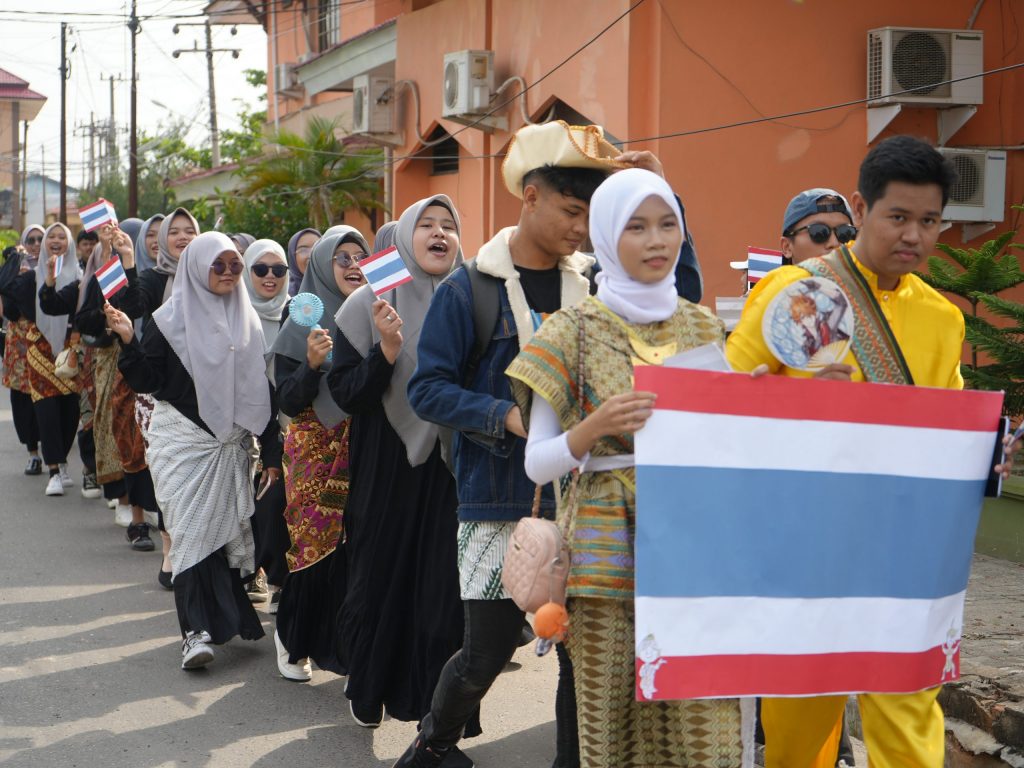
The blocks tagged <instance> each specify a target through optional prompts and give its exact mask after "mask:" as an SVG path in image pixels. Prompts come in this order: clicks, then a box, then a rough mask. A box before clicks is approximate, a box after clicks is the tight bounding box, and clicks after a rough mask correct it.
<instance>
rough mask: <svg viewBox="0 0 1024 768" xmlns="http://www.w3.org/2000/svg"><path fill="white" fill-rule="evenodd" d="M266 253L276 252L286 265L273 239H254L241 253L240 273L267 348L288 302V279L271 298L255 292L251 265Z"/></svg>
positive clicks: (279, 324)
mask: <svg viewBox="0 0 1024 768" xmlns="http://www.w3.org/2000/svg"><path fill="white" fill-rule="evenodd" d="M268 253H276V254H277V255H278V256H280V257H281V263H282V264H284V265H285V266H288V259H287V258H286V257H285V255H284V249H283V248H282V247H281V246H280V245H279V244H278V243H276V242H275V241H273V240H254V241H253V242H252V243H251V244H250V245H249V247H248V248H246V249H245V253H244V254H242V260H243V261H244V262H245V272H243V273H242V277H243V278H244V280H245V287H246V289H247V290H248V291H249V301H250V302H252V308H253V309H255V310H256V314H257V315H259V317H260V323H262V325H263V339H264V341H266V343H267V347H268V348H269V347H270V346H271V345H272V344H273V343H274V339H276V338H277V332H278V329H280V327H281V312H282V311H283V310H284V305H285V304H287V303H288V280H284V281H283V282H282V283H281V290H280V291H278V294H277V295H276V296H274V297H272V298H269V299H265V298H263V297H262V296H260V295H259V294H258V293H256V286H255V285H253V276H252V265H253V264H255V263H256V262H257V261H259V260H260V258H261V257H263V256H265V255H266V254H268Z"/></svg>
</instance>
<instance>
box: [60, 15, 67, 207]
mask: <svg viewBox="0 0 1024 768" xmlns="http://www.w3.org/2000/svg"><path fill="white" fill-rule="evenodd" d="M67 35H68V25H67V22H64V21H62V22H61V23H60V219H59V221H62V222H65V223H66V222H67V220H68V135H67V134H68V52H67Z"/></svg>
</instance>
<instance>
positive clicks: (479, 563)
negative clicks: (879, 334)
mask: <svg viewBox="0 0 1024 768" xmlns="http://www.w3.org/2000/svg"><path fill="white" fill-rule="evenodd" d="M633 166H640V167H645V168H648V169H649V170H654V171H657V172H660V169H661V164H660V163H659V162H658V160H657V158H655V157H654V155H652V154H650V153H649V152H630V153H626V154H620V153H619V151H618V150H617V149H616V148H615V147H614V146H612V145H611V144H609V143H608V142H607V141H606V140H605V139H604V136H603V132H602V130H601V128H600V127H598V126H586V127H570V126H568V125H567V124H565V123H564V122H561V121H559V122H552V123H545V124H541V125H531V126H526V127H524V128H522V129H521V130H520V131H519V132H518V133H516V135H515V136H514V137H513V139H512V143H511V144H510V146H509V149H508V152H507V154H506V157H505V161H504V163H503V165H502V175H503V177H504V181H505V186H506V187H507V189H508V191H509V192H510V193H512V194H513V195H515V196H516V197H518V198H520V199H521V200H522V201H523V205H522V212H521V214H520V218H519V223H518V225H517V226H514V227H506V228H505V229H502V230H501V231H500V232H498V233H497V234H496V235H495V236H494V238H493V239H492V240H490V242H488V243H486V244H485V245H484V246H483V247H482V248H481V249H480V251H479V252H478V253H477V255H476V258H474V259H473V260H472V261H471V262H468V263H467V264H466V265H465V266H463V267H462V268H460V269H459V270H457V271H456V272H454V273H453V274H452V275H451V277H449V278H448V279H447V280H446V281H445V282H444V283H443V284H441V285H440V286H439V287H438V289H437V292H436V293H435V294H434V298H433V300H432V302H431V305H430V309H429V311H428V313H427V316H426V320H425V321H424V324H423V328H422V331H421V333H420V340H419V363H418V368H417V370H416V373H415V374H414V375H413V377H412V379H411V381H410V382H409V401H410V403H411V404H412V406H413V408H414V409H415V411H416V413H417V414H418V415H419V416H420V418H422V419H425V420H427V421H431V422H434V423H437V424H440V425H442V426H444V427H446V428H448V429H451V430H452V431H453V433H454V439H453V444H452V453H453V458H454V464H453V466H454V473H455V478H456V483H457V486H458V492H459V521H460V526H459V544H458V556H459V574H460V581H461V589H462V599H463V606H464V610H465V626H466V633H465V639H464V645H463V648H462V650H460V651H459V653H458V654H456V655H455V656H453V657H452V659H451V660H450V661H449V662H448V664H447V665H446V666H445V668H444V670H443V671H442V673H441V677H440V680H439V682H438V684H437V688H436V689H435V691H434V698H433V704H432V707H431V711H430V713H429V714H428V715H427V716H426V717H425V718H424V720H423V722H422V723H421V731H420V734H419V735H418V736H417V737H416V739H415V740H414V741H413V743H412V744H411V745H410V746H409V748H408V749H407V750H406V752H405V754H403V755H402V757H401V758H399V760H398V762H396V763H395V766H439V765H442V764H443V765H445V766H448V765H449V762H444V761H445V757H446V756H447V755H448V753H449V750H450V749H451V747H452V746H453V745H454V744H455V743H456V742H458V740H459V739H460V738H461V736H462V731H463V728H464V726H465V724H466V722H467V721H468V720H469V717H470V715H471V714H472V713H473V711H474V710H475V709H476V708H477V707H478V706H479V704H480V701H481V700H482V699H483V697H484V695H485V694H486V693H487V691H488V689H489V688H490V687H491V684H492V683H493V682H494V680H495V679H496V678H497V676H498V674H499V673H500V672H501V670H502V669H503V668H504V667H505V665H506V664H507V663H508V661H509V659H511V658H512V654H513V653H514V652H515V650H516V647H517V646H518V645H519V643H520V639H521V636H522V628H523V622H524V614H523V612H522V611H521V610H520V609H519V608H518V607H517V606H516V605H515V603H514V602H513V601H512V600H511V599H510V598H509V595H508V594H507V593H506V591H505V588H504V587H503V586H502V583H501V571H502V563H503V562H504V558H505V552H506V549H507V547H508V542H509V538H510V537H511V534H512V530H513V528H514V527H515V524H516V522H517V521H518V520H519V519H520V518H522V517H524V516H528V515H529V514H530V512H531V507H532V505H533V500H534V491H535V486H534V484H533V483H532V482H531V481H530V480H529V478H527V476H526V472H525V469H524V461H525V458H524V456H525V446H526V440H525V439H524V438H525V437H526V429H525V427H524V426H523V419H522V416H521V414H520V413H519V409H518V408H517V407H516V406H515V404H514V403H513V401H512V392H511V387H510V385H509V381H508V379H507V378H506V376H505V369H506V368H507V367H508V366H509V364H510V363H511V362H512V360H513V358H515V356H516V355H517V354H518V352H519V349H520V347H521V346H522V345H524V344H526V342H527V341H529V339H530V337H531V336H532V335H533V333H534V332H535V331H536V329H537V328H538V327H539V325H540V323H541V322H542V321H543V319H544V318H545V317H547V316H548V315H550V314H552V313H554V312H556V311H558V310H559V309H561V308H562V307H569V306H572V305H574V304H577V303H578V302H580V301H582V300H583V299H585V298H586V297H587V295H588V294H589V291H590V281H589V279H588V277H587V274H588V271H589V270H590V268H591V267H592V266H593V264H594V259H593V258H592V257H591V256H588V255H586V254H584V253H581V252H580V251H579V249H580V248H581V247H583V245H584V243H585V242H586V241H587V235H588V219H587V216H588V212H589V207H590V196H591V195H592V194H593V192H594V190H595V189H596V188H597V187H598V185H599V184H600V183H601V182H602V181H603V180H604V179H605V178H606V177H607V176H608V174H609V173H611V172H613V171H615V170H618V169H620V168H627V167H633ZM691 261H693V259H692V258H691ZM697 275H698V281H699V272H698V273H697ZM487 307H489V308H490V309H491V310H493V314H491V315H490V316H488V317H487V319H486V320H485V321H482V320H481V319H480V317H481V315H483V314H485V313H486V311H487V310H486V309H485V308H487ZM495 307H496V310H495ZM480 325H484V326H485V327H484V328H482V329H481V328H480V327H478V326H480ZM481 342H482V343H481ZM554 510H555V500H554V495H553V493H552V488H551V487H550V486H547V487H545V488H544V489H543V493H542V495H541V498H540V512H541V514H543V515H545V516H547V517H553V516H554ZM559 660H560V662H561V665H560V666H561V674H560V680H559V693H558V696H557V699H556V716H557V726H558V727H557V730H558V755H557V757H556V761H555V766H556V767H557V768H572V767H573V766H578V765H579V758H578V755H577V751H576V738H575V723H576V720H575V717H576V704H575V697H574V695H573V690H572V679H571V667H570V666H569V665H568V658H567V656H565V654H564V652H562V651H561V649H559ZM454 754H456V753H453V756H454Z"/></svg>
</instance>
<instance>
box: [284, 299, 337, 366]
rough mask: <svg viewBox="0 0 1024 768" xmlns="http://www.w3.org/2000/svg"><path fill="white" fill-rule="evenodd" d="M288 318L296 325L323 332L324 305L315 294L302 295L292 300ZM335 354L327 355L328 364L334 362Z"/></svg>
mask: <svg viewBox="0 0 1024 768" xmlns="http://www.w3.org/2000/svg"><path fill="white" fill-rule="evenodd" d="M288 316H289V317H290V318H291V319H292V322H293V323H295V324H296V325H301V326H304V327H306V328H310V329H312V330H315V331H320V330H323V329H322V328H321V327H320V325H319V323H320V318H321V317H323V316H324V303H323V302H322V301H320V297H319V296H317V295H316V294H315V293H300V294H299V295H298V296H296V297H295V298H293V299H292V303H291V305H290V306H289V307H288ZM333 357H334V354H333V352H328V353H327V362H328V363H329V362H331V361H332V360H333Z"/></svg>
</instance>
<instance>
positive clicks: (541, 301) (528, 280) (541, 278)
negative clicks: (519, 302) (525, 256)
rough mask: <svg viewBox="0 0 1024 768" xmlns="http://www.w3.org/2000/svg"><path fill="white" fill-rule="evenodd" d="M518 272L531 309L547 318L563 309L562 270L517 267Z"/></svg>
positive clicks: (556, 268)
mask: <svg viewBox="0 0 1024 768" xmlns="http://www.w3.org/2000/svg"><path fill="white" fill-rule="evenodd" d="M516 271H517V272H518V273H519V284H520V285H521V286H522V287H523V293H524V294H525V295H526V303H527V304H529V305H530V309H532V310H533V311H534V312H536V313H538V314H539V315H542V316H545V317H546V316H547V315H551V314H554V313H555V312H557V311H558V310H559V309H561V308H562V270H560V269H559V268H558V267H555V268H553V269H524V268H523V267H520V266H516Z"/></svg>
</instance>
